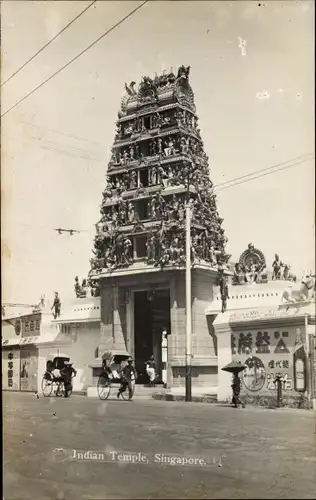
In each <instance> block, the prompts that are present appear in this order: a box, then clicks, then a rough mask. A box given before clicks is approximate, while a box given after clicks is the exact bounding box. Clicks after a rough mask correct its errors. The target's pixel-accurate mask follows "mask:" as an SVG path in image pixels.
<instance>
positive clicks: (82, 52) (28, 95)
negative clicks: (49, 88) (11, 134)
mask: <svg viewBox="0 0 316 500" xmlns="http://www.w3.org/2000/svg"><path fill="white" fill-rule="evenodd" d="M148 2H149V0H145V1H144V2H142V3H141V4H140V5H138V6H137V7H136V8H135V9H133V10H132V11H131V12H130V13H129V14H127V15H126V16H124V17H123V18H122V19H121V20H120V21H118V22H117V23H116V24H114V25H113V26H112V27H111V28H110V29H108V30H107V31H105V32H104V33H103V34H102V35H101V36H99V37H98V38H97V39H96V40H94V42H92V43H91V44H90V45H88V47H86V48H85V49H83V50H82V51H81V52H79V54H77V55H76V56H75V57H73V58H72V59H71V60H70V61H68V62H67V63H66V64H64V66H62V67H61V68H59V69H58V70H57V71H55V73H53V74H52V75H51V76H49V77H48V78H46V80H44V81H43V82H42V83H40V84H39V85H38V86H37V87H35V88H34V89H33V90H31V92H29V93H28V94H26V95H25V96H24V97H22V98H21V99H20V100H19V101H18V102H16V103H15V104H13V106H11V108H9V109H7V110H6V111H5V112H4V113H3V114H2V115H1V117H3V116H5V115H6V114H7V113H9V112H10V111H12V109H14V108H16V106H18V105H19V104H21V103H22V102H23V101H25V99H27V98H28V97H30V96H31V95H32V94H34V93H35V92H36V91H37V90H39V89H40V88H41V87H43V85H45V83H47V82H49V81H50V80H51V79H52V78H54V77H55V76H57V75H58V74H59V73H61V72H62V71H63V70H64V69H66V68H67V67H68V66H70V65H71V64H72V63H73V62H74V61H76V60H77V59H79V57H80V56H82V55H83V54H85V52H87V51H88V50H89V49H91V48H92V47H93V46H94V45H96V44H97V43H98V42H99V41H100V40H102V38H104V37H105V36H106V35H108V34H109V33H111V32H112V31H113V30H115V28H117V27H118V26H120V25H121V24H122V23H123V22H124V21H126V20H127V19H128V18H129V17H131V16H132V15H133V14H135V12H137V11H138V10H139V9H141V7H143V5H145V4H146V3H148Z"/></svg>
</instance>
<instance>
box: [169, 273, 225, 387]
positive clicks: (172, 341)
mask: <svg viewBox="0 0 316 500" xmlns="http://www.w3.org/2000/svg"><path fill="white" fill-rule="evenodd" d="M213 283H214V278H213V277H211V276H210V274H209V273H205V272H204V273H202V272H199V271H196V270H193V271H192V355H193V357H192V360H191V366H192V370H191V374H192V386H193V387H202V386H205V387H206V388H209V387H216V385H217V357H216V345H217V344H216V336H215V333H214V329H213V327H212V324H211V322H210V317H207V316H206V315H205V309H206V308H207V306H208V305H209V304H210V302H211V301H212V299H213ZM175 289H176V302H175V305H174V307H175V311H174V312H171V314H172V315H173V316H174V318H175V320H174V324H173V327H172V329H171V330H172V332H171V336H170V338H169V345H168V347H169V356H168V357H169V365H170V367H171V376H170V385H171V386H174V387H184V385H185V347H186V332H185V322H186V317H185V274H184V273H183V274H182V275H180V276H178V277H177V279H176V285H175Z"/></svg>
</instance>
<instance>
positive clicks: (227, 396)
mask: <svg viewBox="0 0 316 500" xmlns="http://www.w3.org/2000/svg"><path fill="white" fill-rule="evenodd" d="M215 332H216V335H217V348H218V351H217V352H218V376H217V377H218V382H217V387H218V392H217V399H218V401H226V400H231V398H232V389H231V384H232V375H231V373H228V372H225V371H223V370H222V368H223V367H224V366H225V365H228V363H230V362H231V360H232V354H231V340H230V329H229V327H228V325H227V326H226V328H223V327H221V328H219V327H216V325H215Z"/></svg>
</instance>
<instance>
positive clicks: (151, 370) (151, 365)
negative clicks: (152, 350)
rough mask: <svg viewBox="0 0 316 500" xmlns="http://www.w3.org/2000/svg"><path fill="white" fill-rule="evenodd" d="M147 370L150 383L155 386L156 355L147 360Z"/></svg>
mask: <svg viewBox="0 0 316 500" xmlns="http://www.w3.org/2000/svg"><path fill="white" fill-rule="evenodd" d="M145 365H146V372H147V375H148V377H149V385H150V386H151V387H154V385H155V380H156V363H155V358H154V356H150V358H149V360H148V361H146V363H145Z"/></svg>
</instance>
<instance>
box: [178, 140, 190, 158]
mask: <svg viewBox="0 0 316 500" xmlns="http://www.w3.org/2000/svg"><path fill="white" fill-rule="evenodd" d="M189 145H190V138H189V137H184V136H182V137H181V139H180V151H181V153H182V154H187V153H188V151H189Z"/></svg>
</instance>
